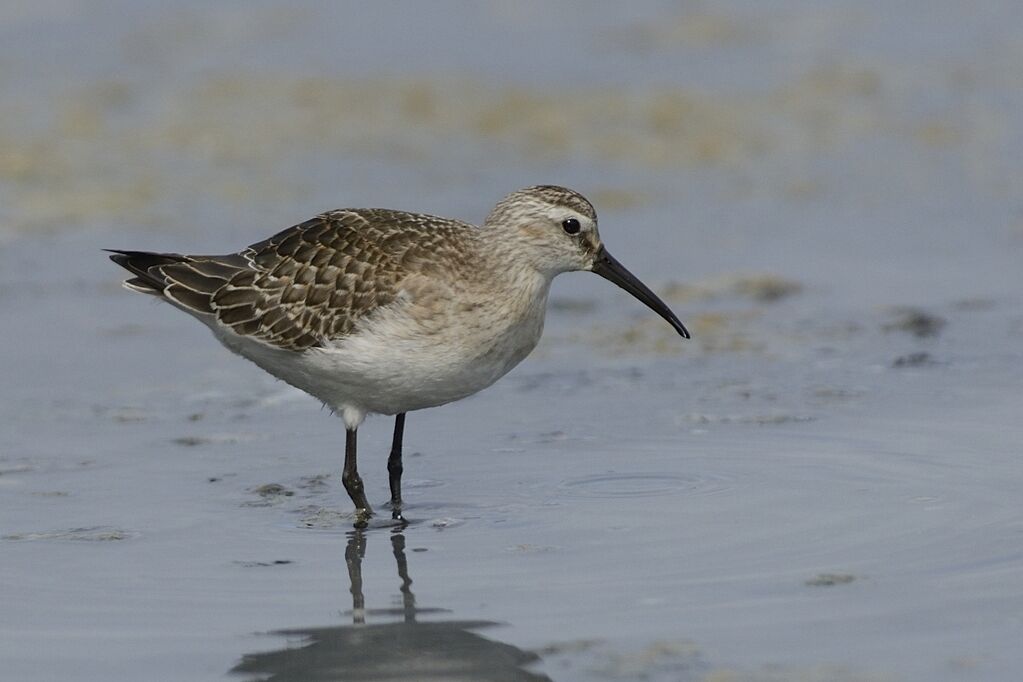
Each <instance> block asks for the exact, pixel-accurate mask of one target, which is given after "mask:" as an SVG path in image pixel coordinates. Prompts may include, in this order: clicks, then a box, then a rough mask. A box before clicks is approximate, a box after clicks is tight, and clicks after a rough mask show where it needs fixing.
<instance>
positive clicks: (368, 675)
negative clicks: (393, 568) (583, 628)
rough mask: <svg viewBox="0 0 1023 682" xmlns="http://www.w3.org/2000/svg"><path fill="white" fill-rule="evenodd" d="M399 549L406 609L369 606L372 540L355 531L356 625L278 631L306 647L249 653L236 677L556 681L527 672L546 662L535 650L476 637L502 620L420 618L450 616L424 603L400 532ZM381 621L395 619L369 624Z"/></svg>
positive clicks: (351, 545)
mask: <svg viewBox="0 0 1023 682" xmlns="http://www.w3.org/2000/svg"><path fill="white" fill-rule="evenodd" d="M391 548H392V550H393V551H394V559H395V562H396V563H397V566H398V577H399V578H400V579H401V587H400V590H401V602H402V605H401V608H389V609H366V605H365V598H364V596H363V593H362V559H363V557H364V556H365V554H366V535H365V533H364V532H363V531H361V530H357V531H354V532H352V533H351V534H350V535H349V539H348V546H347V548H346V549H345V562H346V563H347V564H348V577H349V579H350V582H351V592H352V611H351V615H352V625H339V626H334V627H314V628H301V629H296V630H279V631H277V632H273V633H271V634H275V635H283V636H286V637H293V638H294V637H300V638H301V639H302V642H301V645H300V646H299V647H297V648H287V649H279V650H276V651H267V652H264V653H255V654H247V655H245V656H243V657H242V660H241V662H239V663H238V665H236V666H235V667H234V668H232V669H231V672H232V673H236V674H245V675H248V676H249V679H252V680H260V681H261V682H299V681H301V682H327V681H328V680H332V681H333V680H378V681H383V680H390V681H394V682H397V681H399V680H416V681H417V682H439V681H440V680H445V681H451V682H458V681H462V680H464V681H466V682H468V681H469V680H472V681H473V682H544V681H546V682H551V679H550V678H549V677H547V676H546V675H540V674H537V673H533V672H530V671H528V670H526V669H525V668H524V666H527V665H529V664H531V663H536V662H537V661H539V660H540V657H539V656H537V655H536V654H535V653H531V652H528V651H523V650H522V649H519V648H517V647H514V646H511V645H510V644H502V643H501V642H495V641H493V640H490V639H487V638H485V637H481V636H480V635H478V634H476V631H477V630H481V629H484V628H488V627H493V626H495V625H500V623H496V622H493V621H485V620H449V621H444V620H428V621H426V622H420V621H419V620H418V617H419V616H432V615H436V614H441V613H450V612H449V611H448V610H447V609H436V608H419V607H417V606H416V598H415V595H414V594H413V593H412V579H411V578H410V577H409V574H408V562H407V560H406V558H405V536H404V535H403V534H402V533H401V532H400V531H398V532H394V533H392V534H391ZM376 618H380V619H383V620H388V621H390V622H383V623H368V622H367V620H373V619H376ZM396 619H400V620H396Z"/></svg>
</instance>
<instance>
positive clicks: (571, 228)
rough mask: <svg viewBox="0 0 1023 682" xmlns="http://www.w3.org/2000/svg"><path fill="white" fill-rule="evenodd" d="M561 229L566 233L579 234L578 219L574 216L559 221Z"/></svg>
mask: <svg viewBox="0 0 1023 682" xmlns="http://www.w3.org/2000/svg"><path fill="white" fill-rule="evenodd" d="M561 229H563V230H564V231H565V232H566V233H567V234H579V230H581V229H582V227H581V226H580V225H579V221H578V220H576V219H575V218H569V219H568V220H563V221H561Z"/></svg>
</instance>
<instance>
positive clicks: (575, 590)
mask: <svg viewBox="0 0 1023 682" xmlns="http://www.w3.org/2000/svg"><path fill="white" fill-rule="evenodd" d="M1021 26H1023V5H1021V4H1020V3H1018V2H1012V1H1009V0H1005V1H998V0H979V1H977V2H972V3H961V2H955V1H952V0H928V1H926V2H925V1H923V0H919V1H907V2H899V3H891V2H882V1H880V0H877V1H874V0H857V1H853V0H849V1H834V2H812V1H809V0H772V1H770V2H754V1H752V0H746V1H742V0H704V1H702V2H700V1H696V0H691V1H683V0H679V1H675V2H658V1H654V0H638V1H635V2H629V3H613V2H585V3H584V2H554V3H552V2H538V1H533V0H525V1H522V2H456V1H448V0H439V1H431V2H380V3H357V2H327V1H322V2H317V1H314V0H311V1H303V2H288V3H283V2H266V1H262V0H252V1H247V2H216V3H208V2H198V1H196V2H192V1H190V0H181V1H176V2H156V1H152V0H133V1H130V2H129V1H127V0H124V1H105V0H95V1H89V2H84V1H76V0H35V1H34V2H20V1H18V0H8V1H7V2H4V3H2V4H0V351H2V353H0V372H2V375H3V377H4V378H3V381H2V383H0V419H2V420H3V423H4V424H5V426H4V428H3V429H0V537H2V540H0V581H2V583H3V584H5V585H7V586H9V587H11V586H21V587H22V589H19V590H17V592H18V593H17V594H8V595H5V597H4V601H5V607H4V609H3V614H0V633H2V636H0V658H3V659H4V660H6V661H9V664H5V665H8V666H9V667H10V668H11V669H12V670H13V671H14V673H16V677H17V679H23V680H30V679H58V678H59V677H61V676H64V677H67V676H73V677H74V678H75V679H110V678H111V676H114V677H115V678H117V677H121V678H123V677H133V678H136V679H138V678H145V677H147V676H150V675H152V674H155V673H154V672H153V671H158V672H159V673H160V674H159V675H157V676H158V677H160V679H189V680H196V679H214V678H216V679H219V678H220V677H222V676H223V675H224V674H226V673H227V671H228V670H229V669H230V668H231V667H232V666H233V665H235V664H236V663H237V662H238V661H239V660H241V657H242V656H243V655H246V654H254V653H258V652H259V651H260V650H261V649H263V650H266V649H271V650H272V649H276V648H280V642H279V641H278V640H274V641H270V640H267V639H266V638H265V637H264V639H263V640H260V639H259V637H257V636H256V635H253V634H252V633H255V632H267V631H277V630H282V629H285V630H287V629H295V628H299V629H300V630H301V632H304V633H306V634H308V632H306V630H307V629H308V628H311V627H314V626H327V625H330V626H333V625H334V621H339V620H340V621H344V620H345V619H344V618H343V617H339V616H338V613H339V612H340V611H343V610H344V609H347V608H349V607H350V606H351V605H350V604H349V603H348V601H347V600H348V599H349V585H348V584H347V581H348V577H347V573H346V563H345V562H344V561H343V556H342V555H343V551H344V550H343V548H344V546H345V544H346V542H347V543H348V546H349V547H352V546H355V545H352V544H351V543H352V542H354V540H353V539H352V538H348V539H347V540H346V537H345V532H346V531H347V527H348V524H349V522H350V519H348V518H347V517H346V516H345V514H344V513H343V512H346V511H347V500H346V498H345V496H344V493H343V491H342V490H341V489H340V486H339V485H338V482H337V480H336V479H337V474H338V471H339V468H340V451H341V450H340V447H341V443H342V438H341V435H342V434H341V425H340V423H339V422H336V420H332V419H330V418H328V416H327V415H326V414H319V413H318V412H317V410H316V407H317V406H316V404H315V403H314V402H312V401H311V400H308V399H306V398H304V397H302V396H301V395H298V394H296V393H295V392H293V391H291V390H290V389H288V388H287V387H285V386H282V385H280V384H278V383H275V382H273V380H272V379H270V378H269V377H264V376H262V375H261V374H260V373H258V372H257V371H256V370H254V369H252V368H251V367H249V366H248V365H247V364H246V363H244V362H242V361H240V360H237V359H234V358H231V357H230V356H229V355H228V354H227V353H226V351H223V350H222V349H221V348H219V347H218V346H217V344H216V343H215V342H214V341H213V340H212V339H210V338H209V335H208V333H207V332H206V331H205V330H204V329H202V328H201V325H197V324H195V323H194V322H192V321H191V320H189V319H187V318H186V317H184V316H182V315H180V314H179V313H177V312H176V311H174V310H172V309H170V308H169V307H165V306H160V305H156V304H154V303H153V302H151V301H148V300H140V297H133V296H130V295H129V294H128V293H126V292H123V291H122V290H121V289H120V288H119V282H120V280H121V278H122V273H121V272H120V271H119V269H118V268H117V267H116V266H114V265H113V264H111V263H109V262H108V261H107V260H106V258H105V256H104V254H102V253H101V252H100V249H101V248H132V249H144V250H166V251H183V252H197V253H203V252H214V253H216V252H229V251H234V250H237V249H239V248H241V247H242V246H244V245H246V244H248V243H252V242H255V241H258V240H261V239H263V238H264V237H266V236H268V235H269V234H272V233H274V232H276V231H278V230H280V229H283V228H284V227H287V226H289V225H292V224H295V223H297V222H301V221H302V220H304V219H306V218H308V217H311V216H312V215H314V214H316V213H318V212H321V211H324V210H328V209H332V208H339V207H370V206H382V207H389V208H399V209H405V210H411V211H420V212H427V213H435V214H439V215H445V216H451V217H457V218H461V219H464V220H468V221H470V222H476V223H478V222H480V221H481V220H482V219H483V218H484V217H485V216H486V214H487V212H488V211H489V210H490V208H491V206H492V205H493V204H494V203H495V202H496V201H497V200H499V199H500V198H501V197H502V196H504V195H505V194H507V193H509V192H511V191H513V190H515V189H518V188H521V187H525V186H529V185H533V184H547V183H550V184H561V185H566V186H569V187H572V188H574V189H576V190H579V191H581V192H582V193H583V194H585V195H586V196H588V197H589V198H590V199H591V200H592V202H593V203H594V204H595V206H596V208H597V211H598V214H599V215H600V219H601V223H600V224H601V232H602V236H603V238H604V240H605V242H606V243H607V245H608V247H609V249H610V250H611V251H612V252H613V253H615V254H616V256H617V258H618V259H619V260H621V261H623V262H624V263H625V264H626V265H628V266H629V268H630V269H631V270H632V271H633V272H635V273H636V274H637V275H639V276H640V277H641V278H642V279H644V280H645V281H646V282H647V283H649V284H650V285H651V287H652V288H654V289H655V290H657V291H658V292H659V293H660V294H662V295H663V297H664V298H665V300H667V301H668V302H669V304H670V305H671V306H672V307H673V308H674V309H675V311H676V312H677V313H678V315H679V317H680V318H681V319H682V320H683V321H684V322H685V323H686V324H687V326H688V327H689V328H690V330H692V332H693V334H694V339H693V340H692V341H691V342H689V343H686V344H682V343H679V341H678V339H677V337H675V336H673V335H672V333H671V330H670V329H668V328H667V326H666V325H664V323H663V321H662V320H660V319H658V318H656V317H654V316H652V315H650V314H649V311H647V310H646V309H644V308H642V306H639V305H638V304H637V303H636V302H635V301H633V300H631V299H629V298H628V297H627V296H625V295H624V294H623V293H622V292H619V291H617V290H615V289H613V287H610V286H608V285H607V283H605V282H602V281H600V280H598V279H596V278H592V277H590V276H589V275H584V274H575V275H571V276H566V277H563V278H559V280H558V282H557V283H556V284H555V288H554V292H553V295H552V301H551V312H550V315H549V317H548V331H547V333H546V336H545V339H544V341H543V342H542V345H541V347H540V348H538V350H537V351H536V353H535V354H534V356H533V357H532V358H530V359H529V360H528V361H527V362H526V363H524V364H523V365H522V367H520V368H519V369H517V370H516V371H515V372H514V373H513V374H511V375H510V376H509V377H508V379H507V380H506V381H505V382H502V383H501V384H499V385H498V386H496V387H495V388H494V389H492V390H490V391H487V392H485V393H484V394H482V395H480V396H479V397H478V398H474V399H473V400H471V401H467V402H466V403H464V404H459V405H455V406H450V407H447V408H444V409H443V410H432V411H428V412H425V413H422V414H418V413H417V414H416V415H413V416H411V417H410V421H409V429H408V431H407V432H406V433H407V443H409V444H410V446H411V447H412V448H413V449H414V450H416V453H415V455H414V456H413V457H412V458H411V466H408V465H407V474H406V475H409V474H411V477H412V482H411V484H410V493H409V497H410V501H411V505H412V506H411V513H412V516H413V517H416V518H418V520H419V521H421V524H420V525H418V526H415V525H414V526H413V527H411V528H410V529H409V530H407V531H406V537H407V538H408V542H409V543H410V546H412V545H414V546H415V547H416V551H417V552H419V553H418V554H413V555H411V557H410V560H411V561H412V563H413V567H412V568H413V573H415V572H416V569H418V571H419V573H418V574H417V575H416V585H417V590H418V592H417V593H418V595H419V597H420V600H421V601H425V602H428V603H430V604H431V605H437V606H438V607H442V608H443V609H447V611H450V612H452V613H454V614H455V616H452V618H457V619H459V620H457V622H458V623H462V622H463V621H466V619H470V621H473V622H474V619H482V620H481V622H482V621H486V624H487V625H488V626H489V625H494V624H496V623H502V624H503V625H502V626H500V627H493V628H488V629H487V630H486V635H485V636H486V637H487V638H489V639H483V638H478V637H475V635H473V636H472V637H469V638H468V639H469V640H471V642H475V643H471V644H467V645H465V646H467V647H468V648H469V649H472V651H473V652H474V653H473V655H475V656H476V658H477V659H480V660H489V659H488V657H489V656H490V655H491V654H481V653H480V652H481V651H488V650H486V649H481V648H480V646H479V642H484V643H487V646H489V645H492V644H494V641H496V640H500V641H501V642H504V643H506V645H507V646H508V647H510V648H511V649H513V650H514V652H517V654H516V655H514V656H512V657H511V659H509V660H510V661H511V662H510V663H508V665H507V666H506V668H502V670H504V672H503V673H501V674H502V675H505V676H504V677H498V676H496V675H497V673H495V676H494V677H493V679H523V680H526V679H557V680H590V679H596V678H603V679H644V680H662V679H663V680H694V681H695V680H701V681H702V680H706V681H707V682H725V681H728V682H732V681H733V680H736V681H738V680H757V681H761V680H763V681H774V680H779V681H780V680H822V681H823V680H927V681H928V682H933V681H934V680H979V679H984V680H1015V679H1018V675H1019V671H1020V669H1021V668H1023V657H1021V654H1020V652H1019V650H1018V642H1019V641H1020V636H1021V635H1023V621H1021V620H1020V617H1019V614H1020V613H1021V612H1023V579H1021V577H1020V576H1021V575H1023V551H1021V550H1020V539H1021V538H1023V535H1021V533H1023V515H1021V514H1020V512H1019V495H1018V491H1019V489H1020V485H1021V483H1023V459H1021V457H1020V455H1021V454H1023V453H1020V447H1019V444H1020V442H1021V437H1023V421H1021V419H1020V418H1021V416H1023V399H1021V397H1020V396H1021V394H1020V390H1019V387H1020V385H1021V380H1023V365H1021V362H1020V360H1021V341H1023V305H1021V302H1020V299H1019V293H1020V290H1021V286H1023V270H1021V267H1020V263H1021V259H1023V115H1021V113H1020V112H1021V111H1023V32H1021V31H1020V30H1019V28H1020V27H1021ZM388 428H389V427H388V424H387V423H386V422H385V420H380V421H378V422H375V423H372V422H371V423H370V424H369V425H368V426H367V430H366V433H367V436H365V437H364V439H363V442H364V443H366V445H364V446H363V449H364V450H365V451H366V452H369V451H370V449H371V448H374V447H378V448H379V449H380V451H381V452H380V457H379V461H378V462H376V463H375V464H376V465H379V466H376V465H375V464H374V463H373V461H372V460H371V459H369V458H367V462H366V463H365V464H364V465H363V466H364V470H363V471H364V477H365V478H367V484H368V485H369V486H370V487H371V488H372V490H373V493H372V495H371V497H373V498H380V499H381V500H383V499H385V498H386V493H385V488H386V476H385V475H384V467H383V462H384V457H383V450H384V447H385V445H386V439H387V436H388ZM374 443H375V444H374ZM417 456H421V457H422V459H421V460H417V459H416V457H417ZM274 485H276V486H278V487H277V488H273V487H270V488H268V487H267V486H274ZM417 505H418V506H417ZM385 535H386V532H384V531H381V534H380V538H379V541H377V542H375V544H374V542H372V541H371V542H369V543H368V549H365V548H364V550H363V551H365V552H366V557H365V562H366V564H367V566H366V568H365V570H364V572H365V576H364V577H365V581H366V590H367V595H366V598H367V600H368V601H370V602H372V601H373V599H374V591H376V595H375V596H376V600H377V603H381V602H382V603H383V604H387V603H389V600H390V601H393V600H394V598H395V594H397V587H398V585H399V583H398V582H397V581H396V580H394V579H392V576H393V574H394V567H393V558H392V552H391V549H390V548H388V546H387V544H388V543H387V542H386V541H385V540H384V536H385ZM370 539H371V540H374V538H370ZM403 542H404V540H403ZM356 544H357V543H356ZM394 556H397V554H395V555H394ZM275 561H281V562H283V563H280V564H275V563H274V562H275ZM417 561H418V562H419V565H418V566H416V565H415V563H416V562H417ZM349 567H350V566H349ZM373 575H377V576H387V578H386V579H381V580H380V581H379V582H377V583H374V582H373V580H372V579H371V578H370V576H373ZM296 585H301V587H300V588H297V587H295V586H296ZM284 586H287V587H284ZM509 586H511V587H509ZM268 595H269V596H268ZM406 597H407V595H406ZM325 605H329V607H327V606H325ZM405 607H406V608H405V615H406V616H407V615H408V608H407V607H408V603H407V602H406V604H405ZM431 613H434V614H436V613H439V612H432V611H431ZM379 615H380V616H381V618H383V619H384V620H387V617H388V616H387V614H384V613H381V614H379ZM390 615H391V616H394V614H390ZM434 618H436V615H434ZM399 620H400V618H399ZM453 622H454V621H453ZM466 622H468V621H466ZM459 627H462V626H461V625H459ZM465 627H466V628H468V629H470V630H471V629H472V628H473V627H475V626H473V625H472V624H471V622H470V624H469V625H466V626H465ZM303 628H305V630H303ZM321 634H322V633H321ZM128 640H130V641H131V642H133V644H132V646H131V647H125V646H124V644H125V641H128ZM477 640H478V642H477ZM330 641H335V640H330ZM336 642H339V643H337V646H338V647H339V650H345V651H348V650H349V649H350V648H351V647H352V646H355V645H353V644H352V643H351V641H350V640H348V639H345V638H344V637H341V638H337V639H336ZM367 646H368V645H367ZM379 646H381V647H384V645H379ZM425 646H426V648H427V650H429V648H430V647H433V648H435V649H436V648H438V647H441V648H443V645H441V644H438V643H437V640H431V639H429V638H427V640H426V645H425ZM502 646H504V645H502ZM345 647H348V648H349V649H345ZM473 647H475V648H473ZM246 660H248V659H246ZM253 660H254V661H261V660H263V659H260V658H259V656H255V658H254V659H253ZM375 660H387V650H386V647H384V648H373V647H370V648H368V649H367V650H366V655H365V657H364V658H363V659H360V660H359V661H358V662H356V663H353V662H352V661H351V660H350V659H347V658H344V657H342V658H341V659H338V661H340V662H337V661H336V662H335V664H336V665H337V666H339V667H338V670H343V669H352V666H365V665H371V664H372V662H373V661H375ZM416 660H417V659H416V658H415V657H414V656H413V657H411V658H409V659H403V664H402V668H403V670H404V672H406V673H408V672H409V671H412V672H416V671H415V670H414V669H415V667H416V663H415V661H416ZM367 661H369V663H367ZM313 665H315V664H313ZM346 666H348V667H347V668H346ZM452 666H453V667H452V669H454V668H455V667H457V666H456V665H454V664H452ZM359 670H361V671H362V673H360V674H363V675H365V677H366V678H367V679H369V678H370V677H371V675H373V674H382V673H380V671H379V670H376V671H375V672H374V671H373V670H370V669H363V668H359ZM374 670H375V669H374ZM474 670H476V669H475V668H474ZM249 672H253V673H254V672H259V670H258V666H257V669H249ZM262 672H263V673H265V674H268V671H267V670H265V669H264V670H263V671H262ZM417 674H419V673H417ZM448 674H449V676H450V677H449V678H450V679H490V678H484V677H480V676H481V675H483V673H480V672H479V671H478V670H477V671H476V672H474V673H472V674H471V675H469V674H468V673H467V675H469V676H467V677H457V676H455V674H454V673H450V672H449V673H448ZM311 675H312V673H308V674H307V675H306V679H309V678H311ZM474 676H475V677H474ZM12 679H14V678H12ZM260 679H263V678H260ZM273 679H292V678H285V677H280V678H277V677H274V678H273ZM296 679H297V678H296ZM323 679H327V678H326V677H324V678H323ZM408 679H424V678H422V677H415V676H414V675H412V676H410V677H409V678H408Z"/></svg>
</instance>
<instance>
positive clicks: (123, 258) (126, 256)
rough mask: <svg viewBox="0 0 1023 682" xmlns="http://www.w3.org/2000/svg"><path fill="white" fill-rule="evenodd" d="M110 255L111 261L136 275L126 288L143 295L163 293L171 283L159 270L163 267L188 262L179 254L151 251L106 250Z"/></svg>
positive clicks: (127, 282) (128, 281) (129, 280)
mask: <svg viewBox="0 0 1023 682" xmlns="http://www.w3.org/2000/svg"><path fill="white" fill-rule="evenodd" d="M104 251H108V252H109V253H110V254H112V255H111V256H110V260H112V261H114V262H115V263H117V264H118V265H120V266H121V267H122V268H124V269H125V270H127V271H128V272H130V273H131V274H133V275H135V276H134V277H131V278H129V279H126V280H124V286H125V288H127V289H131V290H132V291H138V292H140V293H143V294H155V295H157V296H159V295H161V294H162V293H163V290H164V289H165V288H166V287H167V285H168V284H169V283H170V282H168V281H167V278H166V277H165V276H164V275H163V273H161V272H160V271H159V270H158V269H157V268H159V267H160V266H162V265H171V264H173V263H183V262H186V261H188V257H187V256H182V255H181V254H177V253H152V252H149V251H121V250H119V249H104Z"/></svg>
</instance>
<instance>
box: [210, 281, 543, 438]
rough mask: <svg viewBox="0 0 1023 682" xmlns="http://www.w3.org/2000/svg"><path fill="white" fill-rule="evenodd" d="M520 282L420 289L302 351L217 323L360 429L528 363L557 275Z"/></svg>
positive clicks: (237, 344)
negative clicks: (367, 421) (500, 287)
mask: <svg viewBox="0 0 1023 682" xmlns="http://www.w3.org/2000/svg"><path fill="white" fill-rule="evenodd" d="M510 284H511V286H509V287H508V289H507V290H505V291H504V292H496V293H497V294H498V295H494V294H495V292H493V291H486V292H472V291H460V292H453V291H448V290H445V291H440V292H439V291H437V290H436V289H431V291H430V292H429V294H428V295H424V294H423V292H422V291H417V292H416V293H417V295H416V296H414V297H405V298H403V299H402V300H400V301H399V302H397V303H396V304H394V305H392V306H389V307H388V308H387V309H382V310H380V311H378V312H377V313H374V315H373V316H372V318H370V319H369V320H368V321H367V323H366V324H363V325H360V326H359V328H358V329H357V331H356V332H355V333H353V334H351V335H349V336H346V337H344V338H343V339H340V340H339V341H338V342H337V343H335V344H333V345H331V346H328V347H325V348H312V349H309V350H306V351H302V352H294V351H285V350H280V349H277V348H272V347H270V346H266V345H264V344H262V343H259V342H251V341H247V340H241V339H239V338H238V337H235V338H225V336H228V337H229V336H233V335H232V334H231V333H230V332H226V333H225V332H223V331H222V330H216V329H215V331H217V332H218V334H217V335H218V337H220V338H221V340H222V341H223V342H224V343H225V345H227V346H228V347H229V348H231V349H232V350H235V351H236V352H238V353H240V354H241V355H244V356H245V357H247V358H249V359H251V360H252V361H254V362H255V363H256V364H258V365H259V366H260V367H262V368H263V369H265V370H266V371H268V372H270V373H271V374H273V375H275V376H277V377H279V378H281V379H283V380H284V381H287V382H288V383H290V384H292V385H293V386H296V387H297V388H300V389H302V390H303V391H306V392H307V393H309V394H311V395H313V396H314V397H316V398H318V399H320V400H321V401H323V402H324V403H325V404H326V405H328V406H330V407H331V408H333V409H334V410H336V411H338V412H339V413H340V414H341V415H342V416H343V417H344V419H345V422H346V423H347V425H348V426H349V427H354V426H357V425H358V424H359V423H360V422H361V421H362V419H363V418H364V417H365V415H366V413H368V412H374V413H379V414H397V413H400V412H408V411H412V410H418V409H423V408H426V407H435V406H438V405H443V404H445V403H449V402H451V401H454V400H458V399H460V398H464V397H466V396H469V395H471V394H473V393H476V392H477V391H479V390H481V389H484V388H486V387H487V386H490V385H491V384H493V383H494V382H495V381H497V380H498V379H499V378H501V377H502V376H504V375H505V374H506V373H507V372H508V371H510V370H511V369H512V368H513V367H514V366H515V365H517V364H518V363H519V362H521V361H522V360H523V359H524V358H525V357H526V356H527V355H528V354H529V353H530V351H532V350H533V348H534V347H536V344H537V342H538V341H539V340H540V335H541V333H542V332H543V322H544V313H545V311H546V307H547V294H548V292H549V290H550V281H549V280H548V279H546V278H544V277H542V276H540V275H538V274H535V273H533V274H529V275H528V276H527V275H526V274H525V273H523V274H522V275H521V276H519V277H517V278H516V280H515V282H514V283H510ZM502 293H503V294H504V295H501V294H502Z"/></svg>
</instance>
